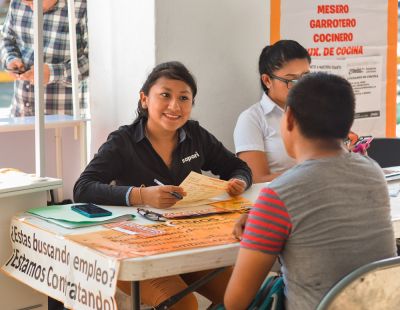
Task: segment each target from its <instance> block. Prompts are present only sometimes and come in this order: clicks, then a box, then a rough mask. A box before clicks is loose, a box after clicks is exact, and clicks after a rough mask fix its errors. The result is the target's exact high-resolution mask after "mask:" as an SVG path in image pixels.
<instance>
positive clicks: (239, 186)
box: [226, 178, 246, 196]
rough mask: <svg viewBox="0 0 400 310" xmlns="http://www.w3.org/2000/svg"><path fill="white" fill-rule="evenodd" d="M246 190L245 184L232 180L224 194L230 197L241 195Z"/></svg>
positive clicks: (241, 181)
mask: <svg viewBox="0 0 400 310" xmlns="http://www.w3.org/2000/svg"><path fill="white" fill-rule="evenodd" d="M245 189H246V182H245V181H243V180H239V179H235V178H232V179H230V180H229V182H228V187H227V188H226V192H227V193H228V194H229V195H231V196H237V195H240V194H242V193H243V192H244V191H245Z"/></svg>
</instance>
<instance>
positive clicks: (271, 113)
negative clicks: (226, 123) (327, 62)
mask: <svg viewBox="0 0 400 310" xmlns="http://www.w3.org/2000/svg"><path fill="white" fill-rule="evenodd" d="M310 63H311V58H310V55H309V54H308V52H307V50H306V49H305V48H304V47H303V46H301V45H300V44H299V43H297V42H296V41H293V40H280V41H278V42H276V43H275V44H273V45H269V46H266V47H265V48H264V49H263V50H262V52H261V55H260V59H259V64H258V67H259V72H260V82H261V87H262V88H263V90H264V92H263V95H262V97H261V100H260V101H259V102H257V103H256V104H253V105H252V106H251V107H249V108H248V109H247V110H245V111H243V112H242V113H241V114H240V116H239V118H238V121H237V123H236V127H235V131H234V141H235V149H236V154H237V155H238V157H239V158H241V159H242V160H244V161H245V162H246V163H247V164H248V165H249V166H250V168H251V170H252V173H253V182H254V183H261V182H269V181H271V180H273V179H274V178H276V177H277V176H278V175H280V174H281V173H282V172H284V171H285V170H287V169H288V168H290V167H292V166H293V165H294V163H295V162H294V160H293V159H292V158H290V157H289V156H288V155H287V154H286V151H285V148H284V146H283V142H282V139H281V130H280V122H281V118H282V116H283V109H284V107H285V103H286V97H287V95H288V92H289V89H290V88H291V87H292V86H293V85H294V84H295V83H296V82H297V80H298V79H299V78H301V76H303V75H304V74H307V73H309V71H310Z"/></svg>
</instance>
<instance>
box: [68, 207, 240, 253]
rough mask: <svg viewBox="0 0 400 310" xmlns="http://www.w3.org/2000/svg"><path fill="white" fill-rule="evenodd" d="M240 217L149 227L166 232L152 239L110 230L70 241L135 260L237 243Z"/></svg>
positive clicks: (193, 220)
mask: <svg viewBox="0 0 400 310" xmlns="http://www.w3.org/2000/svg"><path fill="white" fill-rule="evenodd" d="M239 216H240V214H238V213H231V214H224V215H215V216H207V217H199V218H193V219H185V220H173V221H168V222H167V223H160V224H154V225H149V227H151V228H154V229H158V230H161V231H163V232H164V233H163V234H160V235H157V236H154V237H151V238H143V237H141V236H140V235H132V234H127V233H123V232H121V231H116V230H111V229H108V230H103V231H97V232H95V233H86V234H80V235H69V236H67V238H69V239H70V240H73V241H75V242H78V243H80V244H83V245H86V246H88V247H90V248H92V249H96V250H98V251H100V252H102V253H104V254H106V255H108V256H114V257H116V258H118V259H124V258H133V257H140V256H146V255H155V254H161V253H166V252H172V251H180V250H187V249H193V248H200V247H207V246H213V245H222V244H229V243H234V242H238V240H237V239H235V238H234V237H233V235H232V230H233V226H234V224H235V222H236V220H237V219H238V217H239Z"/></svg>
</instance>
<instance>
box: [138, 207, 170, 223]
mask: <svg viewBox="0 0 400 310" xmlns="http://www.w3.org/2000/svg"><path fill="white" fill-rule="evenodd" d="M137 212H138V213H139V214H140V215H141V216H143V217H144V218H146V219H148V220H150V221H155V222H166V221H167V220H166V219H165V218H164V217H163V216H162V215H161V214H158V213H155V212H153V211H150V210H146V209H142V208H137Z"/></svg>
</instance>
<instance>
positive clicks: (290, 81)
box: [269, 73, 299, 89]
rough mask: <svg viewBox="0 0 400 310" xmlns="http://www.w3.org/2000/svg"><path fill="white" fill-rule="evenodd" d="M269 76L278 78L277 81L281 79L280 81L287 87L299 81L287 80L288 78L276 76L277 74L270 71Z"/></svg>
mask: <svg viewBox="0 0 400 310" xmlns="http://www.w3.org/2000/svg"><path fill="white" fill-rule="evenodd" d="M269 76H270V77H271V78H273V79H275V80H278V81H281V82H283V83H285V84H286V87H287V88H288V89H289V88H291V87H292V86H293V85H294V84H296V83H297V82H298V81H299V79H293V80H288V79H285V78H283V77H280V76H277V75H275V74H272V73H271V74H269Z"/></svg>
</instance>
